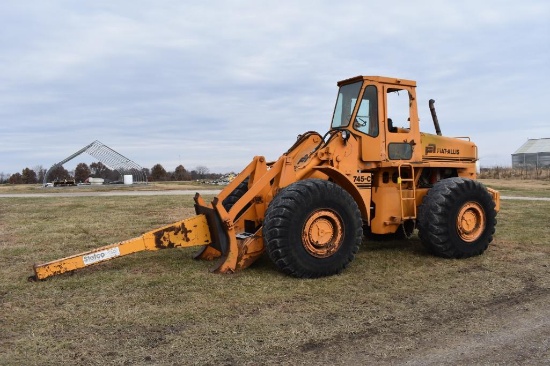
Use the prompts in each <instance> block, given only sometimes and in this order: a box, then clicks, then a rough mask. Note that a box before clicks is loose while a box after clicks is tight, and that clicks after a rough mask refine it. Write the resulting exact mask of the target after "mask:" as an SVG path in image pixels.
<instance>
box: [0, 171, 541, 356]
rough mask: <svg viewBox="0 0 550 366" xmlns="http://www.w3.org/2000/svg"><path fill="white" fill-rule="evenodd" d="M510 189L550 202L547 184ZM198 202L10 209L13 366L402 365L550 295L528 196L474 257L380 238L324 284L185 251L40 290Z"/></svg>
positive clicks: (96, 270)
mask: <svg viewBox="0 0 550 366" xmlns="http://www.w3.org/2000/svg"><path fill="white" fill-rule="evenodd" d="M488 183H489V185H493V182H488ZM519 183H521V181H519ZM524 183H525V182H524ZM494 185H495V186H496V185H497V184H496V183H494ZM497 188H501V187H497ZM509 189H510V191H511V192H512V191H513V192H523V195H526V196H529V195H533V194H534V193H533V192H535V193H536V194H535V195H541V194H542V195H544V194H546V195H545V196H546V197H548V190H547V189H548V186H540V185H537V184H535V183H532V184H531V183H527V184H523V185H522V186H521V187H518V186H515V187H509ZM510 195H516V194H515V193H514V194H510ZM191 201H192V200H191V198H190V197H186V196H146V197H139V196H130V197H126V196H125V197H74V198H59V197H56V198H1V199H0V307H1V308H0V328H1V332H0V349H1V352H0V364H2V365H22V364H25V365H38V364H83V365H89V364H98V365H104V364H120V365H126V364H186V365H187V364H197V365H210V364H211V365H243V364H244V365H246V364H250V365H256V364H270V365H279V364H289V365H294V364H323V363H327V364H350V363H349V360H350V358H351V359H353V360H356V361H357V364H365V363H375V362H376V363H386V364H388V363H401V362H403V360H405V358H403V357H406V355H407V354H409V353H412V352H415V350H417V349H418V348H419V346H420V345H421V344H423V342H428V341H429V342H432V341H433V342H437V341H438V339H444V338H445V331H446V330H449V329H453V331H457V332H463V333H464V334H474V335H475V334H483V333H486V332H490V331H491V329H492V327H497V326H498V324H497V322H495V323H489V324H487V323H484V324H483V325H481V321H480V320H481V319H485V318H488V317H489V316H490V315H491V314H495V313H498V312H499V311H500V310H502V309H504V308H510V307H514V306H519V305H518V304H520V305H521V304H522V303H523V301H525V300H526V299H537V298H540V299H545V298H548V296H549V295H550V263H549V260H548V259H549V255H550V244H549V243H550V224H549V220H548V212H549V209H550V202H539V201H514V200H507V201H503V202H502V205H501V206H502V207H501V212H500V213H499V215H498V225H497V233H496V236H495V241H494V243H493V244H492V245H491V246H490V247H489V249H488V250H487V252H486V253H485V254H484V255H482V256H480V257H476V258H471V259H467V260H444V259H440V258H435V257H433V256H431V255H429V254H428V253H427V252H426V251H425V250H424V249H423V247H422V246H421V244H420V242H419V241H418V238H417V237H416V236H413V238H411V240H409V241H405V242H396V241H371V242H364V244H363V246H362V248H361V249H360V252H359V254H358V256H357V258H356V259H355V261H354V262H353V263H352V264H351V266H350V267H349V268H348V269H347V270H346V271H345V272H344V273H343V274H342V275H339V276H333V277H329V278H323V279H316V280H299V279H294V278H290V277H286V276H284V275H282V274H280V273H279V272H277V271H276V269H275V268H274V266H273V265H272V264H271V263H270V262H269V260H268V259H267V258H262V259H261V260H260V261H259V262H257V263H256V264H255V265H253V266H252V267H251V268H249V269H247V270H246V271H243V272H240V273H237V274H233V275H215V274H211V273H209V271H208V269H209V268H210V267H211V266H212V263H209V262H202V261H194V260H192V259H191V255H192V253H193V250H176V249H173V250H165V251H160V252H151V253H138V254H136V255H133V256H129V257H125V258H120V259H116V260H113V261H110V262H106V263H103V264H100V265H97V266H95V267H89V268H86V269H83V270H80V271H78V272H75V273H74V274H67V275H62V276H58V277H54V278H51V279H49V280H46V281H42V282H27V276H29V275H30V274H31V273H32V264H33V262H45V261H48V260H52V259H55V258H60V257H63V256H67V255H70V254H74V253H77V252H80V251H83V250H87V249H91V248H95V247H97V246H101V245H106V244H109V243H112V242H115V241H120V240H124V239H127V238H130V237H134V236H137V235H139V234H141V233H142V232H144V231H146V230H149V229H152V228H155V227H157V226H160V225H163V224H166V223H170V222H172V221H176V220H178V219H180V218H182V217H188V216H190V215H192V214H193V209H192V202H191ZM539 352H546V353H541V354H540V355H539V356H540V357H541V358H544V357H549V358H550V354H549V353H548V349H546V350H542V351H539Z"/></svg>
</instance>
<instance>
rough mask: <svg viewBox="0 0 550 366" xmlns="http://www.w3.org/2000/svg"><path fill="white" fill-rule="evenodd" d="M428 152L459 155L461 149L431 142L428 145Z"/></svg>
mask: <svg viewBox="0 0 550 366" xmlns="http://www.w3.org/2000/svg"><path fill="white" fill-rule="evenodd" d="M428 154H445V155H459V154H460V150H459V149H447V148H440V147H437V146H435V144H429V145H428V146H426V155H428Z"/></svg>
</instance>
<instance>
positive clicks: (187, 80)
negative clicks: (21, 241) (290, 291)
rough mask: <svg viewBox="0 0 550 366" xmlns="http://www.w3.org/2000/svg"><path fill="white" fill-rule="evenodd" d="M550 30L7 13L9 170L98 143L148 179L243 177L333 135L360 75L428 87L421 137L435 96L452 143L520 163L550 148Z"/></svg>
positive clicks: (286, 4) (311, 9)
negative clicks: (201, 174)
mask: <svg viewBox="0 0 550 366" xmlns="http://www.w3.org/2000/svg"><path fill="white" fill-rule="evenodd" d="M549 20H550V6H549V5H547V4H546V3H544V2H540V1H525V2H522V3H521V4H515V3H507V4H503V3H502V2H499V1H488V2H483V3H479V2H477V1H464V2H461V3H456V2H453V1H440V2H436V3H433V2H429V1H420V2H414V3H412V2H410V1H394V2H392V3H391V5H390V4H388V3H387V2H382V1H339V2H334V1H301V2H299V3H296V2H291V1H278V2H267V3H266V2H254V1H219V2H210V3H208V4H207V3H193V4H189V3H188V2H179V1H161V2H151V1H133V2H128V1H119V2H110V1H94V2H85V3H78V2H76V3H67V2H62V1H49V2H40V1H24V2H12V3H9V4H4V6H3V9H2V11H1V13H0V21H2V24H3V32H2V34H0V47H2V50H3V52H2V54H1V55H0V80H1V82H0V103H1V105H2V108H0V156H2V159H1V160H0V172H1V171H4V172H11V173H13V172H15V171H20V170H21V169H23V168H24V167H26V166H30V167H32V166H35V165H38V164H42V165H45V166H49V165H51V164H53V163H54V162H57V161H59V160H61V159H63V158H65V157H66V156H68V155H69V154H71V153H72V152H74V151H77V150H78V149H80V148H81V147H83V146H85V145H86V144H88V143H90V142H91V141H93V140H96V139H98V140H100V141H102V142H103V143H105V144H107V145H108V146H110V147H112V148H114V149H115V150H117V151H120V152H121V153H123V154H124V155H126V156H128V157H130V158H132V159H133V160H135V161H136V162H138V163H139V164H141V165H143V166H146V167H151V166H152V165H153V164H155V163H162V164H163V165H165V167H166V168H167V169H173V168H174V167H175V166H176V165H178V164H179V163H180V162H181V163H183V164H184V165H185V166H186V167H189V168H192V167H193V166H196V165H206V166H208V167H209V168H210V170H211V171H223V170H239V169H240V167H243V166H244V165H246V164H247V163H248V161H249V160H250V159H251V158H252V156H254V155H266V156H268V157H269V158H272V159H274V158H276V157H277V156H279V154H281V153H282V152H284V151H285V150H286V148H288V146H290V144H292V143H293V142H294V139H295V138H296V136H297V135H298V134H299V133H301V132H304V131H307V130H319V131H320V132H324V131H326V129H327V128H328V126H329V122H330V118H331V114H332V108H333V103H334V97H335V94H336V86H335V84H336V81H337V80H340V79H345V78H348V77H351V76H355V75H359V74H372V75H388V76H396V77H403V78H410V79H415V80H417V81H418V91H417V93H418V102H419V107H420V117H421V121H422V122H421V124H422V129H425V130H427V131H431V130H432V129H433V126H431V122H430V121H431V119H430V116H429V111H428V108H427V101H428V99H430V98H434V99H436V101H437V102H436V106H437V109H438V115H439V116H440V121H441V125H442V129H443V132H444V133H445V134H448V135H451V136H452V135H470V136H472V138H473V139H474V136H475V139H474V141H476V142H477V143H478V144H479V147H480V151H481V152H484V151H487V152H488V153H490V154H493V155H494V156H495V158H494V161H498V162H499V164H506V163H508V164H509V161H510V160H509V155H510V154H511V152H513V150H515V148H516V146H520V145H521V144H522V143H523V142H524V138H525V137H524V135H525V134H522V133H519V132H521V131H533V133H536V134H540V135H539V136H530V137H549V136H550V130H549V127H548V124H545V123H544V122H542V121H544V117H543V116H545V115H546V111H545V110H543V106H544V105H545V101H546V100H548V98H549V93H548V88H546V87H545V85H546V84H547V82H548V81H550V80H549V79H550V75H549V71H548V66H547V65H548V64H550V60H549V58H550V50H549V48H548V47H547V45H548V44H550V42H549V41H550V39H549V36H548V35H549V34H550V29H549V24H550V22H549ZM495 132H498V134H499V136H501V138H503V139H505V140H506V141H507V145H509V147H507V149H508V150H504V149H502V146H498V147H496V146H493V142H494V138H492V137H491V136H492V134H493V133H495ZM7 156H9V157H10V158H9V159H8V158H7ZM482 163H483V161H482Z"/></svg>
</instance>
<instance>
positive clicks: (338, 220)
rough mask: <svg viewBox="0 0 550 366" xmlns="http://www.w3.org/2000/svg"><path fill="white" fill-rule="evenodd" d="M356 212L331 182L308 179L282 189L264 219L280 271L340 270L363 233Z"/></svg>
mask: <svg viewBox="0 0 550 366" xmlns="http://www.w3.org/2000/svg"><path fill="white" fill-rule="evenodd" d="M361 225H362V220H361V213H360V211H359V208H358V206H357V203H356V202H355V201H354V200H353V198H352V197H351V195H350V194H349V193H348V192H346V191H345V190H344V189H343V188H341V187H340V186H338V185H336V184H335V183H332V182H329V181H325V180H320V179H307V180H304V181H299V182H296V183H293V184H291V185H289V186H288V187H286V188H284V189H283V190H282V191H281V192H280V193H279V194H278V195H277V196H276V197H275V198H274V199H273V201H271V203H270V205H269V207H268V209H267V212H266V215H265V220H264V226H263V236H264V244H265V246H266V249H267V253H268V255H269V258H270V259H271V260H272V261H273V263H275V265H276V266H277V268H278V269H279V270H281V271H282V272H284V273H286V274H288V275H291V276H294V277H299V278H315V277H323V276H330V275H334V274H337V273H340V272H342V270H343V269H344V268H346V267H347V266H348V264H349V263H350V262H351V261H352V260H353V259H354V257H355V254H356V253H357V251H358V250H359V245H360V244H361V239H362V235H363V229H362V226H361Z"/></svg>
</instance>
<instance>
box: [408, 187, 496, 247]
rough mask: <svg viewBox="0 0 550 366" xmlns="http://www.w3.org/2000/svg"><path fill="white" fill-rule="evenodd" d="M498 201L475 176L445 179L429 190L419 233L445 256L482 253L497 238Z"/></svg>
mask: <svg viewBox="0 0 550 366" xmlns="http://www.w3.org/2000/svg"><path fill="white" fill-rule="evenodd" d="M496 223H497V221H496V211H495V203H494V202H493V199H492V197H491V195H490V194H489V192H488V191H487V189H485V187H484V186H483V185H482V184H481V183H479V182H477V181H474V180H471V179H466V178H460V177H454V178H448V179H442V180H440V181H439V182H437V183H436V184H434V186H433V188H432V189H430V190H429V191H428V194H427V195H426V196H425V197H424V199H423V201H422V205H420V208H419V211H418V236H419V237H420V240H422V243H423V244H424V246H426V248H428V249H429V250H430V251H431V252H432V253H434V254H435V255H437V256H440V257H445V258H467V257H472V256H476V255H480V254H482V253H483V252H484V251H485V250H486V249H487V247H488V246H489V243H490V242H491V241H493V234H494V232H495V225H496Z"/></svg>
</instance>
